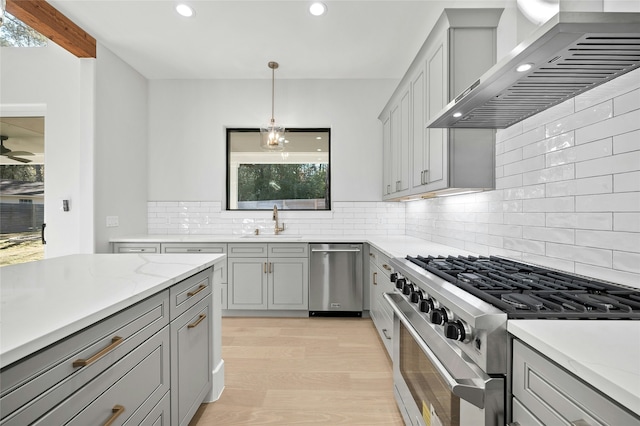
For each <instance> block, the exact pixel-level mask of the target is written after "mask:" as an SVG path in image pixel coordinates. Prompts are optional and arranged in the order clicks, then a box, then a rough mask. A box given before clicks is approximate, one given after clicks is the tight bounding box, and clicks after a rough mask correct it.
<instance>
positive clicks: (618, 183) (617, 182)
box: [613, 171, 640, 192]
mask: <svg viewBox="0 0 640 426" xmlns="http://www.w3.org/2000/svg"><path fill="white" fill-rule="evenodd" d="M613 189H614V191H615V192H631V191H636V192H638V191H640V171H635V172H629V173H621V174H618V175H615V176H613Z"/></svg>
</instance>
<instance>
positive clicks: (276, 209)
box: [273, 204, 284, 235]
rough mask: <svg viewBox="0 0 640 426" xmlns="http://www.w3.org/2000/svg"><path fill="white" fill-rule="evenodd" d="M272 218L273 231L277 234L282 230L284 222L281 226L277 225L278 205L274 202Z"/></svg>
mask: <svg viewBox="0 0 640 426" xmlns="http://www.w3.org/2000/svg"><path fill="white" fill-rule="evenodd" d="M273 220H275V221H276V227H275V229H274V231H275V234H276V235H278V234H279V233H281V232H282V231H284V223H283V224H282V227H280V226H278V206H277V205H275V204H274V206H273Z"/></svg>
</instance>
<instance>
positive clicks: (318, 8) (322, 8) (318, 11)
mask: <svg viewBox="0 0 640 426" xmlns="http://www.w3.org/2000/svg"><path fill="white" fill-rule="evenodd" d="M309 13H311V14H312V15H313V16H322V15H324V14H325V13H327V5H326V4H324V3H321V2H319V1H317V2H315V3H312V4H311V6H309Z"/></svg>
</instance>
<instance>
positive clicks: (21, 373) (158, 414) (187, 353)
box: [0, 268, 219, 426]
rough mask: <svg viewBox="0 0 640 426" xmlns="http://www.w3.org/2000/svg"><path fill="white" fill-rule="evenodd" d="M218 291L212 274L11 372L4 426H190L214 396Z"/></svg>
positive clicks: (1, 392) (6, 372) (1, 417)
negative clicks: (214, 289)
mask: <svg viewBox="0 0 640 426" xmlns="http://www.w3.org/2000/svg"><path fill="white" fill-rule="evenodd" d="M212 287H213V268H209V269H206V270H204V271H201V272H199V273H197V274H195V275H193V276H191V277H189V278H186V279H184V280H182V281H181V282H179V283H177V284H175V285H174V286H172V287H170V288H169V289H167V290H163V291H161V292H159V293H157V294H156V295H154V296H151V297H149V298H147V299H145V300H143V301H141V302H138V303H136V304H135V305H132V306H130V307H129V308H127V309H124V310H123V311H120V312H119V313H117V314H114V315H112V316H110V317H108V318H106V319H104V320H102V321H99V322H97V323H95V324H93V325H91V326H89V327H87V328H86V329H84V330H82V331H80V332H78V333H76V334H74V335H72V336H69V337H67V338H65V339H63V340H61V341H59V342H57V343H55V344H53V345H51V346H49V347H47V348H46V349H44V350H42V351H39V352H37V353H35V354H33V355H31V356H29V357H26V358H25V359H23V360H21V361H18V362H16V363H13V364H11V365H8V366H6V367H4V368H3V369H2V370H1V371H0V425H2V426H5V425H6V426H9V425H16V426H18V425H19V426H22V425H26V424H29V425H42V426H49V425H61V424H65V425H78V426H85V425H104V424H108V425H124V424H126V425H154V426H159V425H186V424H188V423H189V421H190V420H191V418H192V417H193V414H194V413H195V412H196V410H197V409H198V407H199V406H200V404H201V403H202V402H203V400H204V399H205V397H206V396H207V395H208V394H209V393H210V392H211V391H212V382H213V377H212V373H213V370H214V351H215V350H219V349H216V348H214V347H213V344H214V336H215V332H214V328H215V327H216V326H218V324H215V322H214V321H215V320H214V315H213V314H214V311H213V298H212V293H211V289H212ZM215 341H216V342H218V341H217V340H215Z"/></svg>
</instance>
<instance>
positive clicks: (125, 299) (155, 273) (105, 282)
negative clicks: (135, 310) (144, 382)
mask: <svg viewBox="0 0 640 426" xmlns="http://www.w3.org/2000/svg"><path fill="white" fill-rule="evenodd" d="M224 257H225V256H224V255H219V254H128V255H120V254H78V255H70V256H62V257H56V258H52V259H46V260H40V261H35V262H28V263H23V264H20V265H11V266H4V267H2V268H0V367H4V366H6V365H9V364H11V363H13V362H15V361H18V360H19V359H21V358H23V357H25V356H27V355H29V354H31V353H33V352H35V351H38V350H40V349H42V348H44V347H46V346H48V345H50V344H52V343H54V342H56V341H58V340H60V339H63V338H65V337H67V336H69V335H71V334H73V333H75V332H77V331H79V330H82V329H83V328H85V327H87V326H89V325H91V324H93V323H95V322H98V321H100V320H102V319H104V318H106V317H108V316H109V315H112V314H114V313H116V312H118V311H120V310H122V309H125V308H127V307H129V306H131V305H133V304H134V303H136V302H139V301H141V300H143V299H145V298H147V297H149V296H152V295H154V294H156V293H158V292H160V291H162V290H164V289H165V288H168V287H170V286H171V285H173V284H176V283H178V282H179V281H181V280H183V279H185V278H187V277H189V276H191V275H193V274H196V273H197V272H199V271H202V270H204V269H206V268H208V267H210V266H213V265H214V264H215V263H217V262H219V261H221V260H222V259H224Z"/></svg>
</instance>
